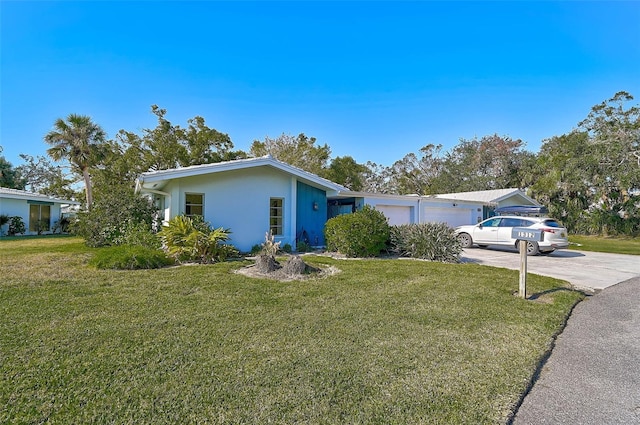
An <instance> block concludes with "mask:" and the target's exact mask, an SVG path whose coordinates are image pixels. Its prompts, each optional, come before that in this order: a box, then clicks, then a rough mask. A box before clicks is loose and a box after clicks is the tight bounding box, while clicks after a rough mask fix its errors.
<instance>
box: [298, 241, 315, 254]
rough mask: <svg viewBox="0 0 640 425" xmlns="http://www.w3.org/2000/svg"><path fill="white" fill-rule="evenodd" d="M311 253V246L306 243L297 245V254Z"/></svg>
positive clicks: (302, 242) (301, 242)
mask: <svg viewBox="0 0 640 425" xmlns="http://www.w3.org/2000/svg"><path fill="white" fill-rule="evenodd" d="M309 251H311V245H309V244H308V243H307V242H305V241H300V242H298V243H297V244H296V252H309Z"/></svg>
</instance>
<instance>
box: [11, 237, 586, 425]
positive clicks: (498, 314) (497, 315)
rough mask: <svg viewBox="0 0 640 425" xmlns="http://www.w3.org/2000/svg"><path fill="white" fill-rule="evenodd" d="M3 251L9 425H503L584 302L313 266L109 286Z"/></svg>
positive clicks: (456, 275)
mask: <svg viewBox="0 0 640 425" xmlns="http://www.w3.org/2000/svg"><path fill="white" fill-rule="evenodd" d="M92 252H93V251H92V250H91V249H89V248H86V247H84V245H83V243H82V241H81V240H79V239H76V238H56V239H28V240H12V241H2V240H0V258H2V261H1V262H0V276H2V278H1V280H0V423H65V424H66V423H136V424H145V423H148V424H152V423H153V424H176V423H181V424H188V423H193V424H195V423H217V424H224V423H228V424H240V423H243V424H246V423H256V424H257V423H260V424H262V423H276V424H292V423H308V424H346V423H349V424H358V423H359V424H394V423H396V424H433V423H442V424H445V423H446V424H455V423H465V424H469V423H473V424H481V423H504V422H505V421H506V420H507V418H508V417H509V415H510V414H511V412H512V410H513V408H514V406H516V405H517V403H518V401H519V399H520V397H521V395H522V394H523V392H524V391H525V390H526V388H527V385H528V383H529V381H530V379H531V377H532V375H533V373H534V371H535V369H536V365H537V363H538V361H539V360H540V358H541V357H542V356H543V355H544V353H545V351H546V350H548V349H549V347H550V344H551V343H552V339H553V336H554V334H556V333H557V332H558V331H559V330H560V329H561V328H562V325H563V322H564V320H565V319H566V317H567V315H568V313H569V311H570V310H571V308H572V306H573V305H574V304H575V303H576V302H577V301H578V300H580V299H581V297H582V295H581V294H580V293H578V292H574V291H571V290H569V289H567V288H565V287H564V285H563V282H561V281H557V280H554V279H551V278H546V277H540V276H533V275H530V276H529V279H528V285H527V286H528V289H529V290H530V291H531V292H536V293H538V295H539V296H537V297H535V298H536V299H535V300H522V299H519V298H517V297H515V296H514V295H513V293H514V292H517V286H518V272H517V271H512V270H506V269H498V268H490V267H486V266H480V265H474V264H460V265H451V264H440V263H429V262H423V261H411V260H389V259H384V260H383V259H371V260H342V261H341V260H334V259H331V258H328V257H320V256H314V257H305V261H306V262H308V263H309V264H312V265H314V266H327V265H331V266H334V267H337V268H338V269H340V270H341V272H340V273H338V274H335V275H332V276H329V277H325V278H322V279H311V280H305V281H292V282H278V281H273V280H265V279H257V280H256V279H251V278H249V277H246V276H242V275H239V274H234V273H232V270H233V269H235V268H238V267H242V266H243V265H244V264H246V263H242V262H229V263H223V264H214V265H207V266H183V267H174V268H167V269H162V270H142V271H109V270H95V269H92V268H90V267H88V266H87V265H86V263H87V261H88V259H89V258H90V256H91V255H92V254H91V253H92Z"/></svg>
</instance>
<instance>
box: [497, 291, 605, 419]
mask: <svg viewBox="0 0 640 425" xmlns="http://www.w3.org/2000/svg"><path fill="white" fill-rule="evenodd" d="M574 290H575V291H576V292H580V293H582V294H583V295H584V298H582V299H580V300H577V301H576V302H575V303H574V304H573V305H572V306H571V309H570V310H569V313H568V314H567V316H566V317H565V318H564V320H563V322H562V324H561V326H560V327H559V328H558V330H556V332H555V333H554V334H553V336H552V337H551V343H550V344H549V346H548V347H547V349H546V350H545V352H544V353H543V354H542V356H541V357H540V359H539V360H538V362H537V364H536V368H535V370H534V371H533V374H532V375H531V378H530V379H529V382H528V383H527V386H526V388H525V390H524V391H523V392H522V394H520V397H519V399H518V401H517V402H516V403H515V404H514V405H513V406H512V407H511V409H510V412H509V415H508V416H507V420H506V422H505V424H506V425H513V423H514V421H515V419H516V415H517V414H518V411H519V410H520V407H522V403H524V399H525V398H526V397H527V396H528V395H529V393H530V392H531V390H532V389H533V386H534V385H535V383H536V382H537V381H538V378H540V374H541V373H542V369H543V368H544V366H545V365H546V364H547V361H548V360H549V357H551V353H552V352H553V349H554V348H555V347H556V341H557V340H558V337H559V336H560V335H561V334H562V332H564V330H565V329H566V327H567V323H569V319H570V318H571V316H572V315H573V311H574V310H575V308H576V306H577V305H578V304H580V303H581V302H583V301H585V300H587V299H589V298H590V297H592V296H593V295H595V293H593V292H590V291H585V290H582V289H578V288H574Z"/></svg>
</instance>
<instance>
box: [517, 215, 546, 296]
mask: <svg viewBox="0 0 640 425" xmlns="http://www.w3.org/2000/svg"><path fill="white" fill-rule="evenodd" d="M511 237H512V238H513V239H517V240H519V241H520V242H519V249H520V282H519V285H518V296H519V297H520V298H525V299H526V298H527V242H529V241H531V242H540V241H542V240H544V233H542V230H540V229H531V228H529V227H514V228H513V230H511Z"/></svg>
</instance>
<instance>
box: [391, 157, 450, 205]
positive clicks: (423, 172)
mask: <svg viewBox="0 0 640 425" xmlns="http://www.w3.org/2000/svg"><path fill="white" fill-rule="evenodd" d="M441 151H442V145H433V144H428V145H426V146H424V147H422V148H421V149H420V152H419V154H418V155H416V154H414V153H409V154H407V155H405V157H404V158H402V159H401V160H399V161H396V162H395V163H394V164H393V165H392V166H391V168H390V169H389V175H390V179H389V181H388V185H389V186H390V189H391V191H392V192H393V193H398V194H408V193H417V194H419V195H428V194H432V193H435V192H436V189H435V188H434V187H433V184H434V183H435V182H437V178H438V177H439V176H440V174H441V173H442V166H443V160H442V158H441Z"/></svg>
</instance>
